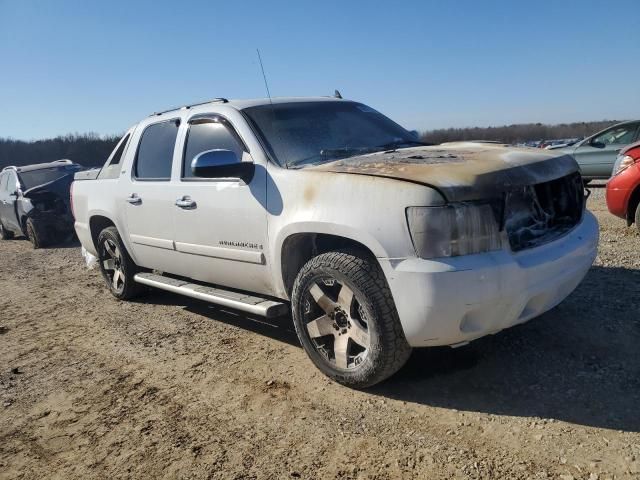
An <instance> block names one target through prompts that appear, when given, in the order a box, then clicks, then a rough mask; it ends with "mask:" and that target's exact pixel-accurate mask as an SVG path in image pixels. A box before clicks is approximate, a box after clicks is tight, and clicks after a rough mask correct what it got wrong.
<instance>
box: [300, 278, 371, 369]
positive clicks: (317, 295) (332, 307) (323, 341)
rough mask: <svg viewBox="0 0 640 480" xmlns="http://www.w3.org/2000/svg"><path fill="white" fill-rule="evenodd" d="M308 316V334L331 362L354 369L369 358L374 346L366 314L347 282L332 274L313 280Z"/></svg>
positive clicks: (338, 366) (305, 306)
mask: <svg viewBox="0 0 640 480" xmlns="http://www.w3.org/2000/svg"><path fill="white" fill-rule="evenodd" d="M304 315H305V324H306V329H307V333H308V335H309V337H310V338H311V341H312V343H313V345H314V347H315V349H316V351H318V352H319V353H320V354H321V355H322V356H323V357H324V358H325V360H326V361H327V362H329V363H331V364H333V365H335V367H337V368H341V369H353V368H356V367H357V366H358V365H360V364H361V363H362V362H363V361H364V360H365V358H366V357H367V355H368V353H369V348H370V335H369V328H368V322H367V318H366V313H365V311H364V309H363V308H362V305H361V303H360V302H359V300H358V299H357V298H356V295H355V294H354V292H353V290H352V289H351V288H349V287H348V286H347V285H345V284H344V283H341V282H339V281H338V280H336V279H335V278H330V277H323V278H321V279H319V280H317V281H315V282H313V283H311V284H310V286H309V288H308V290H307V295H306V298H305V303H304Z"/></svg>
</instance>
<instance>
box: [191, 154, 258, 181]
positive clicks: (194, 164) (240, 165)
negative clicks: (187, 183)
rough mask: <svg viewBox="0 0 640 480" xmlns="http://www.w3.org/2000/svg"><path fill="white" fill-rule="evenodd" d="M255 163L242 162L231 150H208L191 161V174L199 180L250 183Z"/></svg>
mask: <svg viewBox="0 0 640 480" xmlns="http://www.w3.org/2000/svg"><path fill="white" fill-rule="evenodd" d="M254 171H255V165H254V164H253V162H242V161H240V159H239V158H238V156H237V155H236V154H235V153H234V152H232V151H231V150H222V149H216V150H207V151H206V152H202V153H199V154H198V155H196V156H195V157H194V158H193V160H192V161H191V172H192V173H193V176H194V177H199V178H228V177H231V178H240V179H242V180H244V181H245V182H246V183H249V182H250V181H251V179H252V178H253V173H254Z"/></svg>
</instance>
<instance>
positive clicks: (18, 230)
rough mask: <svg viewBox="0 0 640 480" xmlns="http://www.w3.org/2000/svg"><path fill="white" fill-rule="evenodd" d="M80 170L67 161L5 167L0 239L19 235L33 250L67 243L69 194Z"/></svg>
mask: <svg viewBox="0 0 640 480" xmlns="http://www.w3.org/2000/svg"><path fill="white" fill-rule="evenodd" d="M80 170H82V167H81V166H80V165H78V164H77V163H74V162H72V161H71V160H57V161H55V162H51V163H42V164H37V165H29V166H23V167H5V168H4V169H3V170H2V172H1V173H0V238H2V240H10V239H12V238H13V237H14V236H16V235H23V236H25V237H27V238H28V239H29V240H30V241H31V244H32V245H33V247H34V248H42V247H46V246H49V245H53V244H56V243H61V242H64V241H66V240H68V239H70V238H71V237H72V236H73V235H74V230H73V215H72V212H71V204H70V199H69V194H70V190H71V183H72V182H73V176H74V174H75V173H76V172H78V171H80Z"/></svg>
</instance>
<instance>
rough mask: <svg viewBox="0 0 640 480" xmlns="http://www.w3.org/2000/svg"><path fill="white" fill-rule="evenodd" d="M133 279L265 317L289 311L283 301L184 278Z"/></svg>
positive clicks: (145, 275) (147, 275) (143, 275)
mask: <svg viewBox="0 0 640 480" xmlns="http://www.w3.org/2000/svg"><path fill="white" fill-rule="evenodd" d="M133 279H134V280H135V281H136V282H138V283H141V284H143V285H148V286H150V287H155V288H160V289H162V290H167V291H168V292H173V293H177V294H179V295H185V296H187V297H191V298H197V299H198V300H204V301H205V302H209V303H215V304H216V305H221V306H223V307H229V308H234V309H236V310H242V311H243V312H247V313H253V314H254V315H260V316H263V317H267V318H273V317H279V316H280V315H284V314H286V313H287V312H288V311H289V308H288V307H287V305H286V304H285V303H283V302H278V301H275V300H268V299H266V298H262V297H255V296H253V295H247V294H245V293H238V292H231V291H229V290H222V289H219V288H213V287H207V286H205V285H198V284H195V283H189V282H187V281H185V280H178V279H175V278H170V277H165V276H163V275H157V274H155V273H138V274H136V276H135V277H133Z"/></svg>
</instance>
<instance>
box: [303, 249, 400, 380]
mask: <svg viewBox="0 0 640 480" xmlns="http://www.w3.org/2000/svg"><path fill="white" fill-rule="evenodd" d="M291 303H292V312H293V322H294V326H295V328H296V332H297V334H298V338H299V339H300V342H301V343H302V346H303V348H304V349H305V351H306V352H307V355H308V356H309V358H310V359H311V361H312V362H313V363H314V364H315V365H316V367H318V369H320V371H322V372H323V373H324V374H325V375H327V376H328V377H329V378H331V379H333V380H335V381H337V382H338V383H341V384H343V385H346V386H348V387H352V388H366V387H370V386H372V385H375V384H376V383H379V382H381V381H383V380H385V379H386V378H388V377H390V376H391V375H393V374H394V373H396V372H397V371H398V370H399V369H400V368H401V367H402V366H403V365H404V364H405V362H406V361H407V359H408V358H409V355H410V354H411V347H410V346H409V344H408V343H407V340H406V338H405V336H404V333H403V331H402V327H401V325H400V319H399V317H398V312H397V310H396V307H395V304H394V302H393V298H392V296H391V291H390V290H389V287H388V285H387V282H386V279H385V277H384V274H383V273H382V270H381V269H380V266H379V265H378V264H377V262H376V261H375V259H371V258H369V257H368V256H366V255H363V254H360V253H359V252H351V251H340V252H329V253H324V254H321V255H318V256H317V257H314V258H312V259H311V260H310V261H309V262H307V263H306V265H304V267H302V269H301V270H300V272H299V273H298V276H297V277H296V280H295V282H294V285H293V291H292V294H291Z"/></svg>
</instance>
